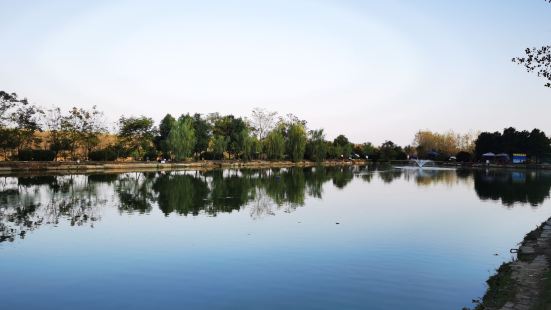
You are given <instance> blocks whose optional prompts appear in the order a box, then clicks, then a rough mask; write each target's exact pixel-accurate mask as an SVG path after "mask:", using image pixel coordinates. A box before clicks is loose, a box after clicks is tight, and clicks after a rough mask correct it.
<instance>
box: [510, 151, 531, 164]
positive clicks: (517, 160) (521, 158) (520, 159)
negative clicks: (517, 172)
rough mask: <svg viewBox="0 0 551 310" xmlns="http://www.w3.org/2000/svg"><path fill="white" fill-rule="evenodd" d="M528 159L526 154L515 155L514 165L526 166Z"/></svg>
mask: <svg viewBox="0 0 551 310" xmlns="http://www.w3.org/2000/svg"><path fill="white" fill-rule="evenodd" d="M527 158H528V157H527V156H526V154H523V153H515V154H513V164H524V163H525V162H526V160H527Z"/></svg>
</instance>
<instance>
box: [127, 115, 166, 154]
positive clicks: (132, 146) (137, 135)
mask: <svg viewBox="0 0 551 310" xmlns="http://www.w3.org/2000/svg"><path fill="white" fill-rule="evenodd" d="M156 133H157V130H156V128H155V127H154V123H153V119H151V118H149V117H145V116H140V117H124V116H122V117H121V118H120V119H119V132H118V137H119V139H120V143H121V144H122V146H123V148H124V150H125V151H126V152H127V153H128V154H129V155H131V156H133V157H134V159H142V158H143V157H144V155H145V153H146V152H147V151H149V150H151V149H152V148H153V139H154V137H155V135H156Z"/></svg>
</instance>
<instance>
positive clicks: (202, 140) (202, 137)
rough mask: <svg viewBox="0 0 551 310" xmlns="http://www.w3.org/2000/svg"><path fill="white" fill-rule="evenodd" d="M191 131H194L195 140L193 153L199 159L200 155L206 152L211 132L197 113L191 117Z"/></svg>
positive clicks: (205, 121)
mask: <svg viewBox="0 0 551 310" xmlns="http://www.w3.org/2000/svg"><path fill="white" fill-rule="evenodd" d="M193 129H194V130H195V139H196V141H195V147H194V148H193V152H194V153H195V154H196V156H197V157H199V156H200V155H201V153H203V152H206V151H207V150H208V147H209V140H210V137H211V131H212V130H211V127H210V125H209V123H208V121H207V120H206V119H204V118H203V117H202V116H201V114H198V113H196V114H195V115H193Z"/></svg>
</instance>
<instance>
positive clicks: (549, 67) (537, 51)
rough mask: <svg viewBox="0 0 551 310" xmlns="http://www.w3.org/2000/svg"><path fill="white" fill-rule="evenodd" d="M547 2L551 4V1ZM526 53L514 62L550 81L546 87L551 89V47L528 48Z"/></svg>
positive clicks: (514, 59) (546, 0) (547, 0)
mask: <svg viewBox="0 0 551 310" xmlns="http://www.w3.org/2000/svg"><path fill="white" fill-rule="evenodd" d="M545 2H548V3H551V0H545ZM524 52H525V53H526V55H525V56H524V57H515V58H513V62H514V63H517V64H519V65H522V66H524V68H526V70H527V71H528V72H534V71H535V72H536V73H537V75H538V76H539V77H542V78H544V79H546V80H547V81H548V82H547V83H546V84H545V86H546V87H550V88H551V45H547V46H542V47H540V48H536V47H532V48H527V49H526V50H524Z"/></svg>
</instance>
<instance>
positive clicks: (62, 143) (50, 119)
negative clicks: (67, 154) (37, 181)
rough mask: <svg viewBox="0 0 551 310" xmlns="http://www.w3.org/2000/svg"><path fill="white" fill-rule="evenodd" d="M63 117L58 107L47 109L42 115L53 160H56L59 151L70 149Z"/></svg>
mask: <svg viewBox="0 0 551 310" xmlns="http://www.w3.org/2000/svg"><path fill="white" fill-rule="evenodd" d="M64 118H65V116H63V115H62V113H61V109H60V108H59V107H55V108H51V109H49V110H47V111H46V113H45V117H44V121H45V125H46V129H47V130H48V140H49V141H48V142H49V144H50V150H51V151H53V152H54V154H55V155H54V160H57V158H58V156H59V153H60V152H64V151H70V150H71V140H70V137H69V136H68V133H67V131H66V128H64V124H65V121H64Z"/></svg>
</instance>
